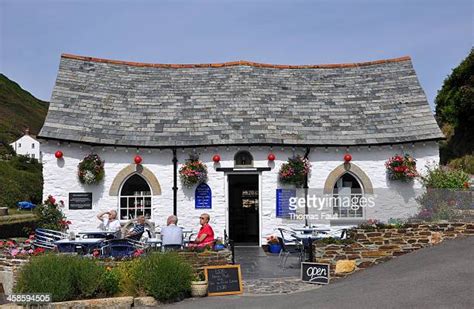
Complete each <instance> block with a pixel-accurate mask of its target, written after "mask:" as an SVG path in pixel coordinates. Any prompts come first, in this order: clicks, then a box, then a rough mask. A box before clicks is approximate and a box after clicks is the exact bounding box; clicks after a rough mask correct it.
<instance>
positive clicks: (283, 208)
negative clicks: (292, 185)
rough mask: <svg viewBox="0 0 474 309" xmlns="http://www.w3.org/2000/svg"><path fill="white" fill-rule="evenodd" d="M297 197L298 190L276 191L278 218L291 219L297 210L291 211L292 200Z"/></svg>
mask: <svg viewBox="0 0 474 309" xmlns="http://www.w3.org/2000/svg"><path fill="white" fill-rule="evenodd" d="M293 197H296V189H276V216H277V218H289V217H290V214H292V213H293V214H294V213H295V210H291V209H290V198H293Z"/></svg>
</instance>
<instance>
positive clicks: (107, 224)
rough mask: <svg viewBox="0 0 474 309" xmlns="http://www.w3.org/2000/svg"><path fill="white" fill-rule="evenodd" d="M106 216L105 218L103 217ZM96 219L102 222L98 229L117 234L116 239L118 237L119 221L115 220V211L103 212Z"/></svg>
mask: <svg viewBox="0 0 474 309" xmlns="http://www.w3.org/2000/svg"><path fill="white" fill-rule="evenodd" d="M105 215H107V216H105ZM97 219H99V220H100V221H102V223H101V224H100V226H99V228H100V229H101V230H103V231H112V232H117V235H116V237H118V236H120V235H119V233H120V229H121V226H120V221H119V220H118V219H117V212H116V211H115V210H110V211H104V212H101V213H99V214H98V215H97Z"/></svg>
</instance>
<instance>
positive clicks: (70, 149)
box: [42, 141, 439, 243]
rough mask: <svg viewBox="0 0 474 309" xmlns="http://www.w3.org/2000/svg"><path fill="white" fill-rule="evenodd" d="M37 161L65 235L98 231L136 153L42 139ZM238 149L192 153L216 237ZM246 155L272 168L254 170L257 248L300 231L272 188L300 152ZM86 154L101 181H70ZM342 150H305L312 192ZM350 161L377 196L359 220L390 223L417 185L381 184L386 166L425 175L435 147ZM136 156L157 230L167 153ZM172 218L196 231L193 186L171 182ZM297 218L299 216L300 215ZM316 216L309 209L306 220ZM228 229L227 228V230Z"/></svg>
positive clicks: (167, 183) (374, 150)
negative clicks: (79, 198) (88, 197)
mask: <svg viewBox="0 0 474 309" xmlns="http://www.w3.org/2000/svg"><path fill="white" fill-rule="evenodd" d="M42 149H43V153H44V155H43V163H44V169H43V174H44V190H43V194H44V197H45V198H46V197H47V196H48V195H49V194H51V195H54V196H55V197H56V198H57V199H58V200H64V202H65V205H66V207H65V208H66V209H64V212H65V214H66V216H67V217H68V219H69V220H71V221H72V222H73V224H72V225H71V229H72V230H76V231H77V230H80V229H82V230H84V229H94V228H96V227H97V225H98V223H99V222H98V220H97V219H96V217H95V216H96V214H97V213H98V212H100V211H105V210H109V209H117V208H118V197H116V196H109V189H110V186H111V184H112V182H113V180H114V178H115V176H116V175H117V174H118V173H119V172H120V171H121V170H122V169H123V168H125V167H127V166H128V165H129V164H130V163H132V162H133V158H134V156H135V155H136V154H137V153H136V149H134V148H133V149H132V148H130V149H129V150H128V152H127V151H126V149H125V148H122V147H117V149H115V150H114V148H113V147H104V148H102V147H95V148H91V147H90V146H86V145H83V146H82V147H81V145H79V144H71V145H68V144H60V145H58V144H57V143H56V142H52V141H49V142H47V143H45V142H43V143H42ZM244 149H245V148H242V147H240V148H237V147H220V148H208V149H203V148H198V149H196V150H195V151H196V153H197V154H199V156H200V159H201V160H202V161H203V162H204V163H206V164H207V167H208V176H209V181H208V185H209V186H210V188H211V190H212V209H211V210H206V212H208V213H209V214H210V215H211V224H212V226H213V227H214V230H215V232H216V234H217V235H218V236H222V235H223V231H224V229H225V228H226V227H228V220H229V218H228V215H227V214H228V209H227V208H228V206H227V205H228V204H227V185H226V184H227V174H226V173H224V172H218V171H216V168H217V167H233V164H234V163H233V159H234V155H235V153H237V151H238V150H244ZM57 150H61V151H63V153H64V160H57V159H56V158H55V157H54V153H55V152H56V151H57ZM245 150H249V151H250V152H251V153H252V155H253V157H254V167H271V168H272V169H271V171H264V172H260V178H259V182H260V206H261V207H260V218H261V219H260V235H261V240H262V243H265V242H264V239H265V236H267V235H270V234H272V233H274V231H275V228H277V227H278V226H282V225H285V226H301V225H302V224H303V223H304V221H298V220H289V219H281V218H276V214H275V208H276V206H275V205H276V189H277V188H282V187H283V186H281V185H280V184H278V182H277V178H278V170H279V168H280V166H281V164H283V163H284V162H286V161H287V159H288V157H291V156H292V155H293V154H300V155H303V154H304V149H303V148H296V149H291V148H288V147H285V148H281V147H278V148H275V147H274V148H272V149H270V148H269V147H252V148H250V149H245ZM91 151H93V152H96V153H98V154H99V155H100V156H101V158H102V159H103V160H105V169H106V173H105V179H104V181H103V182H102V183H101V184H99V185H97V186H86V185H82V184H81V183H80V182H79V181H78V179H77V165H78V163H79V162H80V161H81V160H82V159H83V158H84V157H85V156H86V155H87V154H89V153H90V152H91ZM192 151H193V150H189V149H186V150H184V151H183V150H181V149H180V150H178V161H179V166H180V165H181V164H182V163H184V162H185V160H186V159H187V158H189V154H190V153H191V152H192ZM270 152H272V153H274V154H275V155H276V160H275V161H274V162H269V161H268V160H267V156H268V154H269V153H270ZM345 152H346V149H344V148H334V147H330V148H328V149H327V150H326V149H325V148H316V149H312V150H311V153H310V160H311V162H312V171H311V176H310V178H309V187H310V188H311V190H316V191H317V190H320V191H321V192H322V188H323V187H324V183H325V181H326V179H327V177H328V175H329V174H330V172H331V171H333V170H334V169H335V168H336V167H338V166H339V165H341V164H342V163H343V156H344V154H345ZM349 152H350V153H351V155H352V157H353V160H352V163H353V164H356V165H357V166H358V167H360V168H361V169H362V170H363V171H364V172H365V173H366V174H367V175H368V177H369V178H370V179H371V181H372V184H373V187H374V192H375V195H376V205H375V207H373V208H370V209H369V208H368V209H367V212H366V214H365V218H366V219H379V220H385V221H386V220H388V219H389V218H403V217H407V216H409V215H412V214H414V213H415V212H416V210H417V205H416V202H415V200H414V198H415V192H416V191H417V190H420V188H421V186H420V184H419V183H417V182H416V181H415V182H412V183H400V182H391V181H388V180H387V178H386V173H385V166H384V163H385V161H386V160H387V159H388V158H389V157H391V156H393V155H395V154H397V153H398V154H402V153H409V154H411V155H412V156H414V157H415V158H416V159H417V161H418V162H417V166H418V170H419V171H421V172H422V171H423V170H424V166H425V165H426V164H427V163H428V162H435V163H437V162H438V161H439V155H438V145H437V143H435V142H430V143H416V144H415V146H414V147H412V145H411V144H409V145H404V148H403V149H402V148H401V147H400V146H393V148H392V149H391V148H390V147H389V146H383V147H371V149H370V150H369V149H368V148H367V147H360V148H357V147H351V148H349ZM216 153H218V154H219V155H220V156H221V161H220V163H219V164H215V163H214V162H212V156H213V155H214V154H216ZM139 154H140V155H141V156H142V157H143V163H142V164H143V166H145V167H146V168H148V169H149V170H151V171H152V172H153V173H154V174H155V176H156V178H157V179H158V181H159V183H160V185H161V189H162V193H161V195H159V196H154V197H153V199H152V207H153V211H152V220H153V221H154V222H155V223H156V224H157V225H159V226H162V225H164V224H165V223H166V218H167V217H168V216H169V215H171V214H172V213H173V191H172V186H173V164H172V152H171V150H161V151H159V150H156V149H152V150H148V149H142V150H140V151H139ZM178 187H179V190H178V218H179V224H180V225H183V226H186V227H190V228H194V230H196V231H197V230H198V228H199V220H198V218H199V215H200V214H201V213H202V212H203V210H199V209H195V208H194V188H192V189H187V188H183V187H182V186H181V182H180V181H179V179H178ZM69 192H92V193H93V209H92V210H68V209H67V205H68V200H67V199H68V193H69ZM302 212H304V211H303V210H301V211H299V213H302ZM316 213H317V211H315V210H310V214H316ZM310 222H311V223H319V224H329V221H328V220H312V221H310ZM227 230H228V228H227Z"/></svg>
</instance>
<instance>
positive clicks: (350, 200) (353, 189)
mask: <svg viewBox="0 0 474 309" xmlns="http://www.w3.org/2000/svg"><path fill="white" fill-rule="evenodd" d="M362 193H363V192H362V186H361V185H360V183H359V181H358V180H357V179H356V178H355V177H354V176H353V175H351V174H350V173H345V174H343V175H342V176H341V177H339V179H338V180H337V181H336V183H335V184H334V189H333V197H334V199H333V214H334V215H337V216H338V217H339V218H362V217H363V216H364V207H362V206H361V204H362V203H361V197H362Z"/></svg>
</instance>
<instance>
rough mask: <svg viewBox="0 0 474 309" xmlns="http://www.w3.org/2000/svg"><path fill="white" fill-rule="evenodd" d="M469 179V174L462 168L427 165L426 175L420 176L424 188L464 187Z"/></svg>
mask: <svg viewBox="0 0 474 309" xmlns="http://www.w3.org/2000/svg"><path fill="white" fill-rule="evenodd" d="M469 180H470V179H469V175H468V174H466V173H465V172H463V171H462V170H459V169H447V168H442V167H436V168H431V167H428V173H427V174H426V176H422V177H421V181H422V183H423V185H424V186H425V188H433V189H464V188H465V187H466V184H468V183H469Z"/></svg>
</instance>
